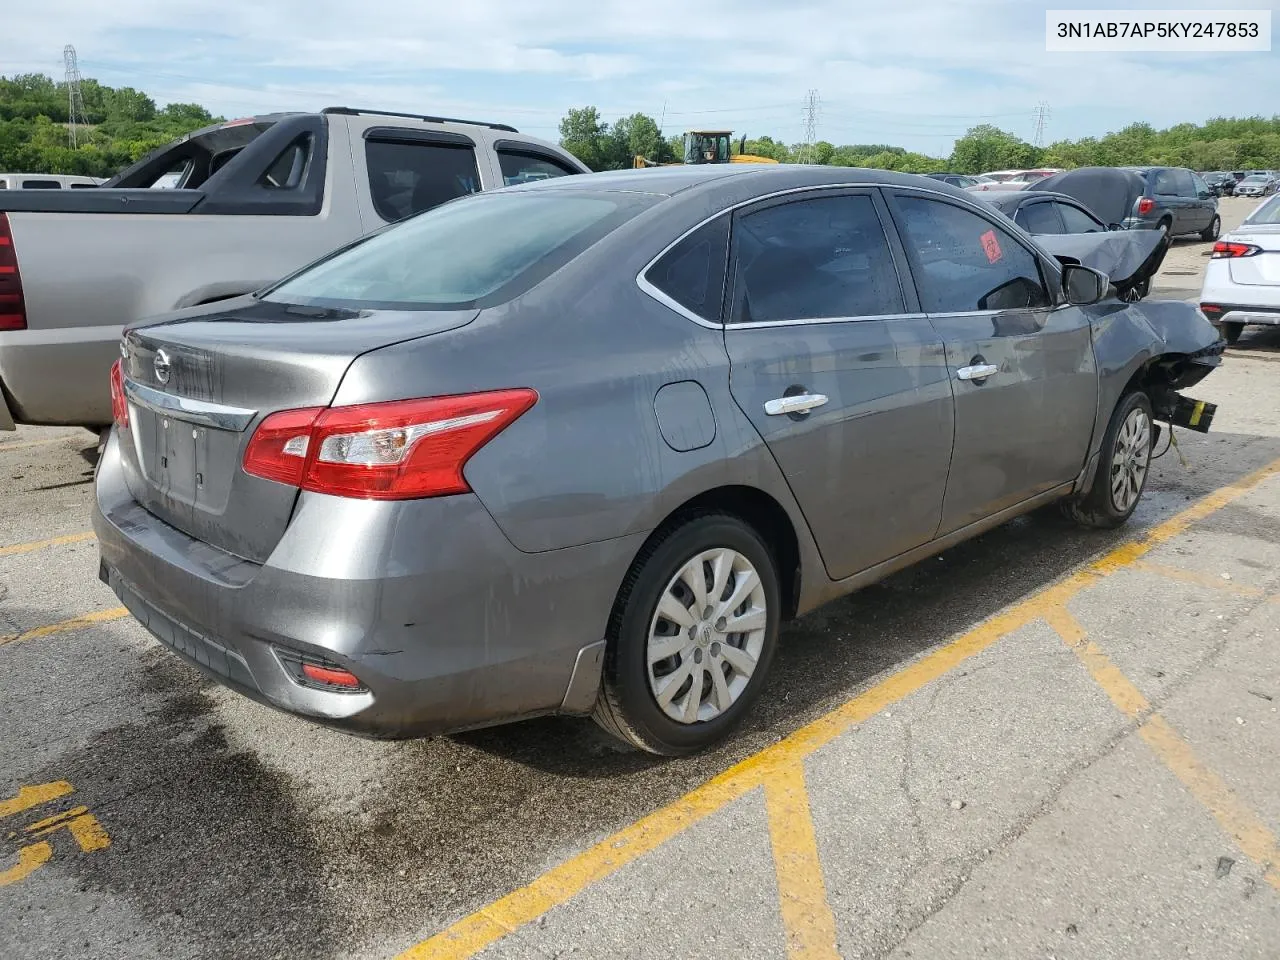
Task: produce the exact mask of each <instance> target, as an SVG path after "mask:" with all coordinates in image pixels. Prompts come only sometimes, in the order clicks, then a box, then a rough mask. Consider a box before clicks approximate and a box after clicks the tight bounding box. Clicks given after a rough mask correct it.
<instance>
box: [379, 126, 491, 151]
mask: <svg viewBox="0 0 1280 960" xmlns="http://www.w3.org/2000/svg"><path fill="white" fill-rule="evenodd" d="M361 138H362V139H363V140H365V141H366V142H367V141H369V140H377V141H378V142H380V143H405V144H419V143H435V144H440V145H442V146H451V147H470V148H471V149H472V150H474V149H475V148H476V142H475V141H474V140H472V139H471V138H470V137H468V136H467V135H466V134H462V133H454V132H453V131H452V130H418V129H416V128H414V127H369V129H367V130H365V132H364V133H363V134H361Z"/></svg>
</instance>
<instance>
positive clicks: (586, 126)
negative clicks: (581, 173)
mask: <svg viewBox="0 0 1280 960" xmlns="http://www.w3.org/2000/svg"><path fill="white" fill-rule="evenodd" d="M608 133H609V125H608V124H607V123H605V122H604V121H602V120H601V119H600V111H599V110H597V109H596V108H595V107H575V108H571V109H570V110H569V112H568V113H567V114H566V115H565V117H564V119H563V120H561V121H560V145H561V146H562V147H564V148H565V149H566V150H568V151H569V152H570V153H572V154H573V155H574V156H575V157H577V158H578V159H579V160H581V161H582V162H583V163H585V164H586V165H587V166H588V167H590V168H591V169H592V170H604V169H606V168H605V166H604V163H605V161H606V159H607V158H606V156H605V153H606V147H605V144H604V140H605V137H606V136H608Z"/></svg>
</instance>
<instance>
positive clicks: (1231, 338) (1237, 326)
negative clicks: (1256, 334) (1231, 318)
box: [1218, 323, 1244, 344]
mask: <svg viewBox="0 0 1280 960" xmlns="http://www.w3.org/2000/svg"><path fill="white" fill-rule="evenodd" d="M1218 329H1219V330H1221V331H1222V336H1223V337H1224V338H1226V341H1227V343H1229V344H1233V343H1235V342H1236V341H1237V340H1239V339H1240V334H1242V333H1244V324H1243V323H1224V324H1222V325H1221V326H1219V327H1218Z"/></svg>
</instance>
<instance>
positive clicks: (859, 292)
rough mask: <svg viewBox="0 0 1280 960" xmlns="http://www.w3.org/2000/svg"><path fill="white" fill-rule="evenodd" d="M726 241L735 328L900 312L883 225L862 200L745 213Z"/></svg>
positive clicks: (796, 203) (799, 203) (798, 203)
mask: <svg viewBox="0 0 1280 960" xmlns="http://www.w3.org/2000/svg"><path fill="white" fill-rule="evenodd" d="M734 237H735V239H734V257H735V262H736V265H735V279H734V300H735V309H734V314H733V319H734V321H735V322H737V323H759V322H766V321H780V320H822V319H836V318H842V317H850V318H853V317H874V316H885V315H891V314H897V313H904V312H905V311H906V307H905V305H904V302H903V297H902V287H901V285H900V284H899V282H898V271H897V269H896V268H895V266H894V263H893V255H892V254H891V253H890V251H889V241H888V239H887V238H886V236H885V232H884V225H883V224H882V223H881V222H880V216H879V214H877V213H876V208H875V204H874V203H873V202H872V200H871V198H870V197H869V196H866V195H865V194H855V195H846V196H831V197H816V198H813V199H807V200H792V201H789V202H785V203H780V204H777V205H776V206H771V207H766V208H764V209H763V210H757V211H754V212H752V213H747V214H744V215H743V216H742V217H741V218H740V220H739V221H738V225H737V226H736V227H735V229H734Z"/></svg>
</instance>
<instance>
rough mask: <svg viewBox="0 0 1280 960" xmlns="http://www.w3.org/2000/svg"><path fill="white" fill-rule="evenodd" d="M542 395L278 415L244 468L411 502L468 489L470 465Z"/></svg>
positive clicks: (309, 485)
mask: <svg viewBox="0 0 1280 960" xmlns="http://www.w3.org/2000/svg"><path fill="white" fill-rule="evenodd" d="M537 400H538V395H537V393H535V392H534V391H533V390H529V389H524V388H520V389H513V390H494V391H490V392H486V393H470V394H463V395H461V396H451V397H430V398H427V399H423V400H396V401H392V402H390V403H366V404H358V405H355V406H349V407H322V408H315V407H310V408H306V409H301V410H283V411H281V412H279V413H273V414H271V415H270V416H269V417H267V418H266V419H265V420H263V421H262V423H261V424H260V425H259V426H258V429H257V430H256V431H255V432H254V435H253V438H252V439H251V440H250V441H249V447H248V449H247V450H246V451H245V456H244V471H245V473H248V474H250V475H252V476H255V477H263V478H265V479H267V480H275V481H277V482H278V483H286V484H289V485H290V486H295V487H301V488H302V489H303V490H310V491H313V492H315V493H327V494H331V495H333V496H339V497H353V498H357V499H363V500H411V499H418V498H423V497H441V496H448V495H450V494H457V493H467V492H468V491H469V490H470V489H471V488H470V486H468V484H467V481H466V480H465V479H464V478H463V476H462V469H463V467H465V466H466V463H467V461H468V460H470V459H471V457H472V455H473V454H475V452H476V451H477V450H479V449H480V448H481V447H483V446H484V445H485V444H486V443H488V442H489V441H490V440H492V439H493V438H494V437H496V436H497V435H498V434H499V433H501V432H502V431H503V430H505V429H506V428H507V427H508V426H510V425H511V424H512V423H514V422H515V421H516V420H517V419H518V418H519V417H520V416H521V415H523V414H524V413H525V412H526V411H527V410H528V409H529V408H530V407H532V406H533V405H534V404H535V403H536V402H537Z"/></svg>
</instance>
